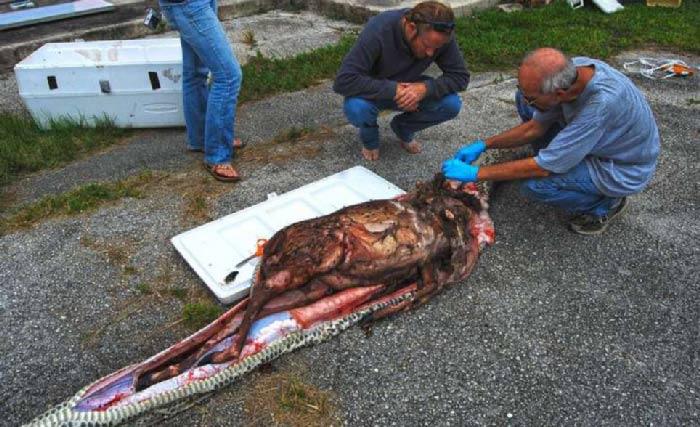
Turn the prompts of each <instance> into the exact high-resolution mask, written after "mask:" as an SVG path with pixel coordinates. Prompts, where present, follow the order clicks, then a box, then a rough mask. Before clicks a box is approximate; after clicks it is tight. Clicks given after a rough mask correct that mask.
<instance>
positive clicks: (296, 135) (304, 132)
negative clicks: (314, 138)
mask: <svg viewBox="0 0 700 427" xmlns="http://www.w3.org/2000/svg"><path fill="white" fill-rule="evenodd" d="M315 131H316V130H315V129H314V128H311V127H300V128H298V127H296V126H292V127H291V128H289V129H287V130H285V131H283V132H280V133H279V134H277V135H275V137H274V138H273V139H272V141H273V142H275V143H282V142H296V141H300V140H302V139H304V138H305V137H307V136H309V135H311V134H313V133H314V132H315Z"/></svg>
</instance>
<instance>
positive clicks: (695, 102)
mask: <svg viewBox="0 0 700 427" xmlns="http://www.w3.org/2000/svg"><path fill="white" fill-rule="evenodd" d="M685 103H686V104H688V105H698V104H700V99H694V98H688V99H686V100H685Z"/></svg>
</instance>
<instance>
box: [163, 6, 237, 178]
mask: <svg viewBox="0 0 700 427" xmlns="http://www.w3.org/2000/svg"><path fill="white" fill-rule="evenodd" d="M160 5H161V8H162V9H163V12H164V13H165V15H166V18H167V19H168V22H169V23H171V25H172V26H173V27H174V28H176V29H177V30H178V31H179V32H180V37H181V39H182V44H183V101H184V104H185V123H186V125H187V127H188V139H189V144H190V145H191V146H193V147H197V145H196V144H198V143H199V142H196V140H195V138H198V137H199V138H201V136H199V135H201V134H202V133H201V130H200V127H201V126H202V123H203V127H204V132H203V135H204V136H203V143H204V161H205V162H207V163H209V164H222V163H227V162H229V161H230V160H231V157H232V155H233V152H232V144H233V138H234V123H235V118H236V103H237V100H238V92H239V91H240V87H241V80H242V73H241V67H240V65H239V63H238V61H237V59H236V57H235V56H234V54H233V51H232V50H231V46H230V44H229V42H228V39H227V38H226V33H225V32H224V30H223V27H222V26H221V23H220V22H219V20H218V18H217V16H216V1H215V0H187V1H183V2H177V1H173V0H160ZM185 45H186V46H187V47H186V48H185ZM186 50H187V51H188V52H187V53H186ZM186 55H187V58H186V57H185V56H186ZM195 57H196V58H197V60H195V59H194V58H195ZM205 68H206V69H208V70H209V71H211V74H212V80H213V82H212V84H211V87H210V88H209V90H208V94H202V87H201V84H202V74H203V72H204V69H205ZM186 69H187V71H185V70H186ZM188 78H191V79H192V80H188ZM205 81H206V80H205ZM204 84H205V85H206V83H204ZM204 91H206V88H205V89H204ZM205 103H206V109H203V108H202V106H203V105H204V104H205ZM202 117H203V120H202Z"/></svg>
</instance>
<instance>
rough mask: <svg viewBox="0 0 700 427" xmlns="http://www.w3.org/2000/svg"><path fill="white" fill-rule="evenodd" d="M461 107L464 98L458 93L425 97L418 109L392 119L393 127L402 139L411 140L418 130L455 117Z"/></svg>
mask: <svg viewBox="0 0 700 427" xmlns="http://www.w3.org/2000/svg"><path fill="white" fill-rule="evenodd" d="M395 109H398V108H395ZM461 109H462V99H461V98H460V97H459V95H457V94H456V93H450V94H448V95H445V96H443V97H442V98H440V99H436V100H434V99H427V100H426V99H424V100H423V101H421V102H420V103H419V104H418V111H414V112H404V113H401V114H398V115H397V116H395V117H394V118H393V119H392V120H391V129H392V130H393V131H394V133H396V136H397V137H399V139H400V140H401V141H404V142H411V141H412V140H413V137H414V136H415V134H416V132H420V131H422V130H423V129H426V128H429V127H431V126H435V125H438V124H440V123H442V122H446V121H448V120H451V119H454V118H455V117H457V114H459V110H461Z"/></svg>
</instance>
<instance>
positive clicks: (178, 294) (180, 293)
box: [168, 287, 187, 301]
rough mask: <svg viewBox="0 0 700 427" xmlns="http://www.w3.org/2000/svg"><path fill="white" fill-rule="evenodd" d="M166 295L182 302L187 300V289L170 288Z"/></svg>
mask: <svg viewBox="0 0 700 427" xmlns="http://www.w3.org/2000/svg"><path fill="white" fill-rule="evenodd" d="M168 293H169V294H170V295H172V296H173V297H175V298H177V299H179V300H180V301H184V300H185V298H187V289H185V288H178V287H171V288H169V289H168Z"/></svg>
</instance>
